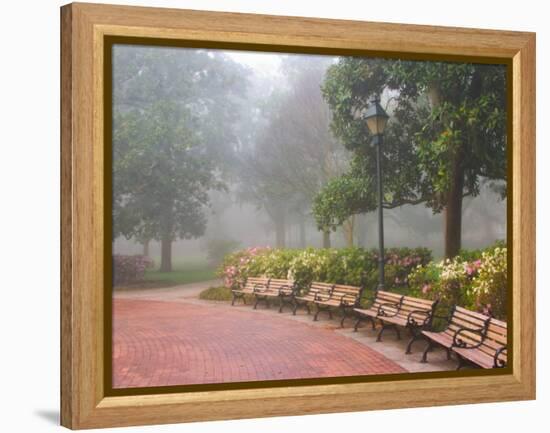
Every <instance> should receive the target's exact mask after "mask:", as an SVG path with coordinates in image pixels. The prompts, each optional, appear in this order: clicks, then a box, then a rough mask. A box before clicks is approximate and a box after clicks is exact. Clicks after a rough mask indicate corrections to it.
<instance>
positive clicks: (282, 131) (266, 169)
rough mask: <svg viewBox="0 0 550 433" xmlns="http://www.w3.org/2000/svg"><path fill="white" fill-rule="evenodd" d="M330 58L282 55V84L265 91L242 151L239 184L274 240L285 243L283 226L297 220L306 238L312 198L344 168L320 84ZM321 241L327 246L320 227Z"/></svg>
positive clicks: (326, 234) (343, 153)
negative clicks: (249, 142) (264, 216)
mask: <svg viewBox="0 0 550 433" xmlns="http://www.w3.org/2000/svg"><path fill="white" fill-rule="evenodd" d="M331 60H332V59H330V58H319V57H289V58H286V59H285V60H284V61H283V64H282V68H281V69H282V73H283V77H284V78H281V79H280V81H282V82H284V83H285V86H283V88H282V89H280V88H279V89H277V90H276V91H274V92H272V93H271V94H270V95H268V96H267V98H269V101H270V102H269V103H268V104H266V105H265V106H264V108H263V111H262V116H261V117H260V119H259V122H258V124H257V131H256V134H255V135H254V137H253V140H252V141H253V146H251V147H250V149H248V152H247V153H246V154H245V155H243V161H244V165H243V166H244V167H246V169H243V170H242V171H243V173H242V176H241V177H242V181H243V182H242V184H243V190H244V191H245V197H246V199H247V200H249V201H252V202H254V203H256V204H257V205H258V206H259V207H261V208H262V209H264V210H265V211H266V213H267V214H268V215H269V216H270V218H271V219H272V220H273V223H274V227H275V235H276V236H275V237H276V245H277V246H279V247H282V246H285V244H286V240H285V232H286V227H287V226H288V225H289V224H290V223H291V222H297V223H298V224H299V226H300V238H301V243H305V219H306V218H309V217H310V209H311V203H312V200H313V198H314V197H315V195H316V194H317V193H318V191H319V190H320V189H321V188H322V186H323V185H324V184H326V183H327V182H328V180H329V179H330V178H332V177H334V176H337V175H339V174H341V173H342V172H343V167H345V165H346V162H347V152H346V151H345V149H344V148H343V147H342V145H341V144H340V143H339V142H338V141H337V140H335V138H334V136H333V135H332V133H331V132H330V110H329V107H328V105H327V104H326V102H325V101H324V100H323V98H322V95H321V92H320V86H321V83H322V81H323V79H324V75H325V71H326V69H327V67H328V66H329V64H330V62H331ZM323 232H324V233H323V246H325V247H328V246H330V237H329V231H328V230H323Z"/></svg>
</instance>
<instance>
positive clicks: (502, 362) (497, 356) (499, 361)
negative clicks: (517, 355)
mask: <svg viewBox="0 0 550 433" xmlns="http://www.w3.org/2000/svg"><path fill="white" fill-rule="evenodd" d="M503 353H508V348H507V347H506V346H502V347H501V348H500V349H498V350H497V351H496V352H495V356H494V361H493V364H494V368H503V367H506V361H505V360H504V359H501V358H500V355H501V354H503Z"/></svg>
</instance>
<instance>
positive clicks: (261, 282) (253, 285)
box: [231, 277, 269, 305]
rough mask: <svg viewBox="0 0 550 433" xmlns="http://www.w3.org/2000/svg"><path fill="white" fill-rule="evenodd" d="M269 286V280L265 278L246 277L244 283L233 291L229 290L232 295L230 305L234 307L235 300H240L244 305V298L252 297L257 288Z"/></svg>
mask: <svg viewBox="0 0 550 433" xmlns="http://www.w3.org/2000/svg"><path fill="white" fill-rule="evenodd" d="M268 284H269V278H266V277H248V278H247V279H246V280H245V282H244V283H243V284H241V285H239V286H238V287H237V288H235V289H231V293H232V294H233V299H232V300H231V305H235V301H236V300H237V299H242V300H243V303H244V304H246V300H245V296H246V295H254V291H255V290H256V289H259V288H262V287H263V288H267V286H268Z"/></svg>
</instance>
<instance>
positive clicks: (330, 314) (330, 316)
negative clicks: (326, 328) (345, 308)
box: [327, 308, 332, 320]
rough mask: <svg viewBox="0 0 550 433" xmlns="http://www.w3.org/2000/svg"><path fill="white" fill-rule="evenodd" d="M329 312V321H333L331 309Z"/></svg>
mask: <svg viewBox="0 0 550 433" xmlns="http://www.w3.org/2000/svg"><path fill="white" fill-rule="evenodd" d="M327 311H328V317H329V319H330V320H332V311H331V310H330V308H329V309H327Z"/></svg>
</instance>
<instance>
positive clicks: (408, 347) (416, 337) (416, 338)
mask: <svg viewBox="0 0 550 433" xmlns="http://www.w3.org/2000/svg"><path fill="white" fill-rule="evenodd" d="M421 339H422V337H421V336H420V335H418V334H413V336H412V338H411V339H410V340H409V344H407V350H406V351H405V355H410V354H411V348H412V345H413V343H414V342H415V341H417V340H421Z"/></svg>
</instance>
